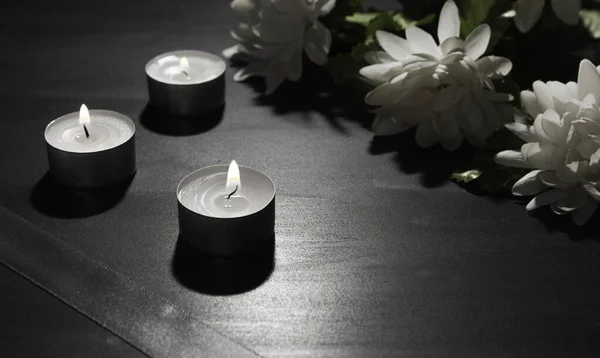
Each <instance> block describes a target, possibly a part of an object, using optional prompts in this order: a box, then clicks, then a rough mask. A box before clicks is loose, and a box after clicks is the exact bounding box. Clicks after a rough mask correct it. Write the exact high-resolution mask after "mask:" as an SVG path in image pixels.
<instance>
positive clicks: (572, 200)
mask: <svg viewBox="0 0 600 358" xmlns="http://www.w3.org/2000/svg"><path fill="white" fill-rule="evenodd" d="M588 199H590V197H589V196H588V195H587V193H586V191H585V190H583V189H582V188H581V187H578V188H576V189H575V190H571V192H570V194H569V195H567V196H565V197H564V198H562V199H560V200H558V201H557V202H556V206H557V208H559V209H560V210H561V211H562V212H571V211H574V210H577V209H579V208H581V207H582V206H583V205H585V203H586V201H588Z"/></svg>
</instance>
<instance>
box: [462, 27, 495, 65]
mask: <svg viewBox="0 0 600 358" xmlns="http://www.w3.org/2000/svg"><path fill="white" fill-rule="evenodd" d="M491 36H492V30H491V29H490V26H489V25H488V24H483V25H479V26H477V28H475V30H473V32H471V34H470V35H469V36H467V39H466V40H465V54H466V55H467V56H469V57H470V58H471V59H472V60H473V61H475V60H478V59H479V58H480V57H481V56H482V55H483V54H484V53H485V51H486V50H487V47H488V45H489V43H490V38H491Z"/></svg>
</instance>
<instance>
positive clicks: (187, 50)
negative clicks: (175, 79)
mask: <svg viewBox="0 0 600 358" xmlns="http://www.w3.org/2000/svg"><path fill="white" fill-rule="evenodd" d="M177 52H195V53H197V54H202V55H206V56H208V57H212V58H214V59H215V60H217V61H218V62H219V63H220V64H223V66H221V67H222V68H221V71H220V72H219V74H218V75H217V76H215V77H214V78H211V79H208V80H204V81H193V82H189V83H167V84H168V85H170V86H182V87H183V86H189V85H199V84H203V83H208V82H211V81H214V80H215V79H217V78H219V77H220V76H222V75H223V74H224V73H225V71H227V64H226V63H225V61H223V59H222V58H221V57H219V56H217V55H215V54H213V53H210V52H206V51H200V50H190V49H182V50H173V51H167V52H164V53H161V54H160V55H156V56H154V57H152V58H151V59H150V61H148V62H147V63H146V67H145V68H144V69H145V71H146V75H148V76H149V77H150V78H152V79H153V80H155V81H157V82H163V81H162V80H161V79H159V78H156V77H154V76H152V75H151V74H150V73H148V67H150V65H152V63H154V62H155V61H157V60H158V59H159V58H161V57H163V56H164V55H165V54H168V53H177ZM164 83H166V82H164Z"/></svg>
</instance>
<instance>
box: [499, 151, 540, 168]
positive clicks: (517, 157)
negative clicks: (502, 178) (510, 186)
mask: <svg viewBox="0 0 600 358" xmlns="http://www.w3.org/2000/svg"><path fill="white" fill-rule="evenodd" d="M494 161H495V162H496V163H497V164H500V165H504V166H506V167H513V168H531V166H530V165H529V164H528V163H527V162H526V161H525V160H524V159H523V155H522V154H521V152H517V151H515V150H505V151H502V152H500V153H498V154H496V155H495V156H494Z"/></svg>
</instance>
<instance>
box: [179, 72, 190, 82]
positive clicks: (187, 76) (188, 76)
mask: <svg viewBox="0 0 600 358" xmlns="http://www.w3.org/2000/svg"><path fill="white" fill-rule="evenodd" d="M181 73H183V74H184V75H185V79H186V80H189V79H190V75H188V73H187V71H184V70H181Z"/></svg>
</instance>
